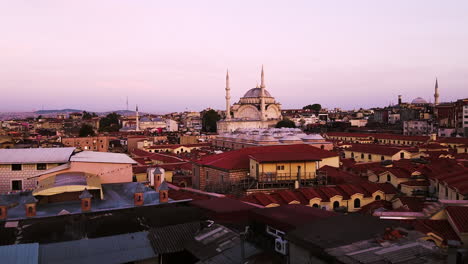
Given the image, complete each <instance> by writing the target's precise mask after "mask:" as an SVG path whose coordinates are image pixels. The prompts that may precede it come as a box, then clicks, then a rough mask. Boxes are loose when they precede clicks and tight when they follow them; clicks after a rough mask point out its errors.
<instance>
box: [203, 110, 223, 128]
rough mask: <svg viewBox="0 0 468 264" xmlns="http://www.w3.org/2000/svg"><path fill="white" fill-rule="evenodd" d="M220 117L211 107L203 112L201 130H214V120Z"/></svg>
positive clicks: (216, 120)
mask: <svg viewBox="0 0 468 264" xmlns="http://www.w3.org/2000/svg"><path fill="white" fill-rule="evenodd" d="M220 119H221V116H220V115H219V114H218V112H216V111H215V110H213V109H210V110H208V111H206V112H204V113H203V117H202V130H203V131H205V132H216V130H217V127H216V122H218V121H219V120H220Z"/></svg>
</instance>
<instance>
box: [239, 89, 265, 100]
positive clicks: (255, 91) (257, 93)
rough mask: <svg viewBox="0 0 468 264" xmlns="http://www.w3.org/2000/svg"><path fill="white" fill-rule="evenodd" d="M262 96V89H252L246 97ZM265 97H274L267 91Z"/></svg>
mask: <svg viewBox="0 0 468 264" xmlns="http://www.w3.org/2000/svg"><path fill="white" fill-rule="evenodd" d="M261 94H262V89H261V88H252V89H250V90H248V91H247V92H246V93H245V94H244V97H255V98H256V97H260V95H261ZM265 97H272V96H271V94H270V93H269V92H268V91H267V90H266V89H265Z"/></svg>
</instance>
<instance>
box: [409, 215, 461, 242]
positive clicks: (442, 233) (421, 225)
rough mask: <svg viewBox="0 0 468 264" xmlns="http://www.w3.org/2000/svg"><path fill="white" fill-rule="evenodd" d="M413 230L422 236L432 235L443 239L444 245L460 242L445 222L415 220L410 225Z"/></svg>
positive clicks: (447, 222)
mask: <svg viewBox="0 0 468 264" xmlns="http://www.w3.org/2000/svg"><path fill="white" fill-rule="evenodd" d="M411 225H412V226H414V229H416V230H418V231H419V232H422V233H424V234H427V233H434V234H436V235H438V236H439V237H441V238H443V239H444V244H446V243H447V241H448V240H457V241H461V240H460V237H459V236H458V235H457V233H456V232H455V230H453V228H452V226H451V225H450V223H449V221H447V220H430V219H417V220H414V221H413V222H412V223H411Z"/></svg>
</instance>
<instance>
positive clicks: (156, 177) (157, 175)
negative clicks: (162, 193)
mask: <svg viewBox="0 0 468 264" xmlns="http://www.w3.org/2000/svg"><path fill="white" fill-rule="evenodd" d="M162 175H163V172H162V171H161V168H160V167H156V168H155V169H154V172H153V184H154V190H155V191H157V190H158V188H159V186H160V185H161V179H162Z"/></svg>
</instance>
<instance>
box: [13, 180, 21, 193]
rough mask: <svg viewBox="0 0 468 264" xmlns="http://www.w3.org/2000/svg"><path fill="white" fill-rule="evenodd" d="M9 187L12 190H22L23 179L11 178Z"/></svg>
mask: <svg viewBox="0 0 468 264" xmlns="http://www.w3.org/2000/svg"><path fill="white" fill-rule="evenodd" d="M11 189H12V190H13V191H21V190H23V181H22V180H12V181H11Z"/></svg>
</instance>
